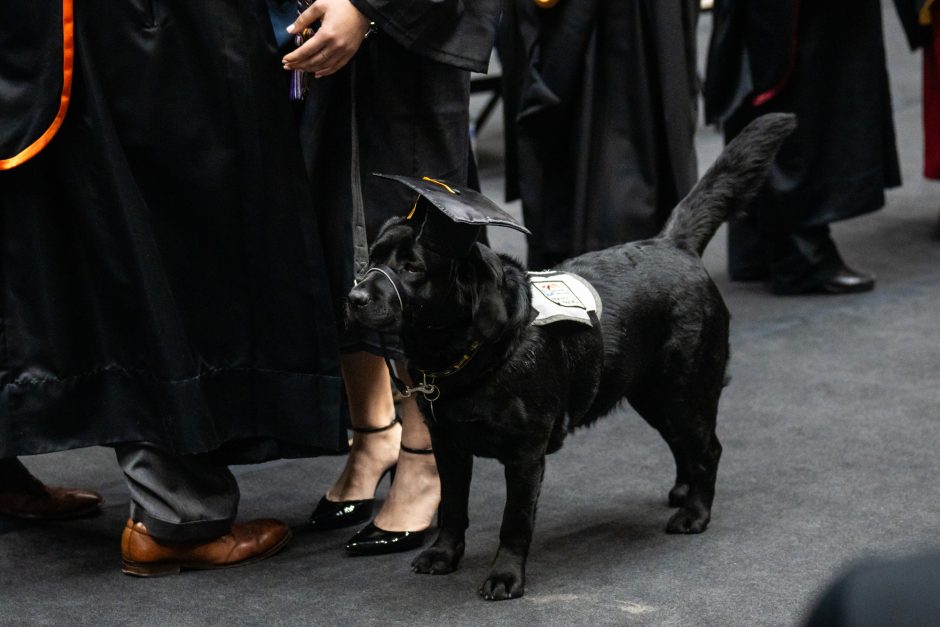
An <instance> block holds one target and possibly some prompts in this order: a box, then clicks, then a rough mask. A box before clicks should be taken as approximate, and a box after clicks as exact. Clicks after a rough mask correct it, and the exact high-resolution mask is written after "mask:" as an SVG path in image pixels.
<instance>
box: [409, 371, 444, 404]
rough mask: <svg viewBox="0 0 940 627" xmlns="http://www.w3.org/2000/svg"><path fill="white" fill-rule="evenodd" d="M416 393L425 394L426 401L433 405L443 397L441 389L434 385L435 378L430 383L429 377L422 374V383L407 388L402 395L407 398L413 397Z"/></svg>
mask: <svg viewBox="0 0 940 627" xmlns="http://www.w3.org/2000/svg"><path fill="white" fill-rule="evenodd" d="M415 393H418V394H424V399H425V400H426V401H427V402H429V403H433V402H434V401H436V400H437V399H439V398H440V397H441V390H440V388H439V387H437V386H436V385H434V378H433V377H432V378H431V381H430V382H428V375H426V374H422V380H421V383H419V384H418V385H411V386H407V387H406V388H405V390H404V392H402V393H401V395H402V396H404V397H405V398H409V397H411V396H413V395H414V394H415Z"/></svg>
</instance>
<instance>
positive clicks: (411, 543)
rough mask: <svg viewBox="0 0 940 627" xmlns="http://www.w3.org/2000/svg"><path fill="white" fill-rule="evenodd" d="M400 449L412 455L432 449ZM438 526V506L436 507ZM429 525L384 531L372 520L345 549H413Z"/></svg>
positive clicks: (368, 552)
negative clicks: (414, 529) (416, 528)
mask: <svg viewBox="0 0 940 627" xmlns="http://www.w3.org/2000/svg"><path fill="white" fill-rule="evenodd" d="M401 450H402V451H404V452H406V453H411V454H413V455H430V454H432V453H434V450H433V449H429V448H428V449H416V448H411V447H408V446H405V445H404V444H402V445H401ZM438 526H440V508H438ZM428 529H430V527H428V528H425V529H422V530H421V531H385V530H384V529H380V528H379V527H376V526H375V523H374V522H370V523H369V524H368V525H366V526H365V527H363V528H362V529H360V530H359V532H358V533H356V535H354V536H353V537H352V538H350V540H349V542H347V543H346V550H347V551H348V552H349V553H351V554H353V555H385V554H386V553H400V552H402V551H413V550H414V549H417V548H420V547H421V545H423V544H424V536H425V534H426V533H427V531H428Z"/></svg>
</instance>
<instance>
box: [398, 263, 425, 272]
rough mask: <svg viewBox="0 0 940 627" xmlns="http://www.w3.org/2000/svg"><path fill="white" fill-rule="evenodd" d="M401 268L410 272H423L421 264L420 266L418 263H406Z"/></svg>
mask: <svg viewBox="0 0 940 627" xmlns="http://www.w3.org/2000/svg"><path fill="white" fill-rule="evenodd" d="M401 269H402V270H404V271H405V272H410V273H412V274H416V273H418V272H421V266H419V265H418V264H416V263H406V264H405V265H403V266H402V267H401Z"/></svg>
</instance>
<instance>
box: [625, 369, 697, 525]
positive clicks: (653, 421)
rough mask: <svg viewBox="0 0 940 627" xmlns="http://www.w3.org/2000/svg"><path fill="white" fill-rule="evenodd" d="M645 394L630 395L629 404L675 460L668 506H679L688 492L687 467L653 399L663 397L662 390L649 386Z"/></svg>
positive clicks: (667, 422) (667, 421)
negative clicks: (659, 436)
mask: <svg viewBox="0 0 940 627" xmlns="http://www.w3.org/2000/svg"><path fill="white" fill-rule="evenodd" d="M644 390H645V392H646V394H644V395H643V396H637V395H631V397H630V399H629V400H630V405H631V406H632V407H633V408H634V409H635V410H636V412H637V413H638V414H640V416H641V417H642V418H643V419H644V420H645V421H646V422H647V423H649V425H650V426H651V427H653V428H654V429H656V430H657V431H658V432H659V435H661V436H662V437H663V440H665V441H666V444H668V445H669V450H670V451H671V452H672V457H673V459H674V460H675V462H676V481H675V483H674V484H673V486H672V489H671V490H669V497H668V502H669V507H681V506H682V505H683V504H684V503H685V499H686V497H687V496H688V494H689V481H690V479H689V468H688V464H686V463H684V461H683V455H682V450H681V448H680V446H679V440H678V438H677V437H676V435H675V434H674V433H673V430H672V428H671V427H670V424H669V417H668V415H666V413H665V412H664V411H663V410H662V408H661V407H660V406H659V405H658V404H657V403H656V402H655V400H654V399H657V398H663V397H664V396H665V393H664V392H657V391H656V390H655V389H651V388H650V387H645V388H644Z"/></svg>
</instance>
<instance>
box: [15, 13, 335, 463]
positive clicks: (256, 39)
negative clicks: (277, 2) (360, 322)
mask: <svg viewBox="0 0 940 627" xmlns="http://www.w3.org/2000/svg"><path fill="white" fill-rule="evenodd" d="M35 5H36V3H32V2H31V3H23V2H15V3H3V7H2V8H0V22H2V23H3V24H4V25H9V24H17V25H24V26H28V27H29V29H32V31H33V32H32V34H36V33H39V32H42V33H44V34H45V35H48V36H54V35H53V34H54V32H56V28H55V27H49V26H48V23H47V22H44V23H40V22H39V21H38V20H37V16H39V15H44V16H45V17H46V18H47V19H48V20H50V21H51V22H52V23H53V24H57V23H58V24H60V23H61V22H60V20H61V15H62V13H61V12H62V10H63V7H65V8H68V7H69V6H70V5H71V1H70V0H65V2H49V1H48V0H46V3H45V5H44V7H43V9H44V10H37V7H36V6H35ZM45 9H48V10H45ZM74 10H75V16H74V17H75V27H74V49H75V62H74V76H73V80H72V89H71V102H70V103H69V107H68V112H67V115H66V116H65V119H64V124H62V126H61V128H60V129H59V130H58V133H57V134H56V135H55V137H54V139H52V141H51V142H49V143H48V145H47V146H46V147H45V149H44V150H42V151H41V152H39V153H38V154H37V155H35V156H33V157H32V158H31V159H29V160H28V161H26V162H25V163H22V164H20V165H18V166H17V167H14V168H12V169H8V170H6V171H0V457H6V456H12V455H22V454H31V453H43V452H49V451H55V450H62V449H68V448H74V447H80V446H88V445H97V444H114V443H119V442H132V441H141V440H145V441H149V442H153V443H156V444H159V445H161V446H164V447H166V448H168V449H169V450H171V451H173V452H175V453H178V454H187V453H201V452H208V451H214V452H216V453H217V454H218V457H219V459H220V460H222V461H226V462H235V461H260V460H262V459H268V458H271V457H276V456H284V455H301V454H310V453H316V452H318V451H324V450H341V449H343V448H344V447H345V446H346V445H345V441H346V432H345V429H344V428H343V424H342V422H341V418H340V411H339V405H340V401H341V382H340V379H339V377H338V365H337V362H338V348H337V340H336V327H335V320H334V318H333V312H332V306H331V303H330V296H329V282H328V279H327V276H326V272H325V264H324V259H323V257H322V251H321V249H320V241H319V239H320V234H319V229H318V225H317V223H316V220H315V217H314V215H313V213H312V212H310V211H309V207H310V206H311V204H312V200H311V194H310V188H309V186H308V185H307V183H306V181H305V176H304V170H303V160H302V154H301V150H300V145H299V142H298V141H297V132H296V127H295V125H294V122H293V118H292V115H291V110H290V105H289V102H288V100H287V98H286V96H285V94H286V93H287V83H286V80H285V73H284V72H283V71H282V70H281V69H280V64H279V57H278V55H277V53H276V50H275V46H274V42H273V38H272V37H271V28H270V24H269V22H268V16H267V14H266V11H265V8H264V5H263V3H262V2H254V1H252V0H240V1H231V0H202V1H200V2H189V1H184V0H165V1H162V2H145V1H143V0H139V1H128V2H119V3H115V2H111V1H110V0H82V1H81V2H76V3H75V7H74ZM3 31H4V37H5V40H4V41H3V42H2V43H9V41H10V35H9V33H10V31H11V29H6V28H4V29H3ZM27 32H29V30H28V31H27ZM58 33H59V34H58V37H60V38H61V26H59V30H58ZM27 41H28V40H27V39H21V40H20V41H19V42H18V43H19V45H16V46H7V45H0V91H2V93H3V94H4V100H5V99H6V94H8V93H12V92H10V91H8V90H10V89H11V88H12V87H11V86H16V85H19V86H23V85H28V86H32V87H34V94H38V95H39V96H42V97H35V98H33V102H34V103H35V106H36V110H35V111H33V108H32V107H30V106H25V108H24V103H28V99H20V100H19V101H18V102H19V105H18V108H17V107H8V106H6V104H4V106H3V108H2V109H0V128H2V129H4V132H3V135H2V141H0V147H2V149H3V150H4V151H9V152H6V153H5V154H0V159H2V158H7V157H9V155H10V154H14V153H16V152H17V151H19V150H20V149H21V148H22V147H23V146H24V145H28V144H29V143H30V142H31V141H33V138H34V136H35V133H36V130H37V129H38V130H41V129H42V128H43V126H44V124H45V122H48V119H49V115H50V113H49V111H50V110H51V109H53V108H55V105H54V104H48V101H49V100H51V101H52V102H53V103H55V102H56V101H57V100H59V96H60V92H61V84H62V77H61V68H62V63H61V62H57V61H54V59H56V58H59V59H60V60H61V57H57V56H56V55H60V54H61V47H59V48H58V50H56V51H55V52H54V53H50V52H48V49H49V48H50V46H49V45H48V44H49V42H50V41H53V40H50V39H49V38H48V37H43V38H39V39H33V43H34V44H35V45H34V46H32V47H31V46H29V45H26V42H27ZM50 68H53V69H52V70H50ZM56 68H57V69H56ZM31 73H39V74H45V77H44V78H43V77H38V78H34V77H33V75H32V74H31ZM57 73H58V74H59V77H58V78H54V77H53V75H54V74H57ZM50 92H51V94H52V96H49V94H50ZM5 102H6V101H5ZM44 102H45V104H44ZM22 110H26V111H33V114H31V115H33V117H34V118H35V119H36V120H40V121H32V122H30V121H28V120H29V117H30V116H23V115H22ZM43 120H45V122H43Z"/></svg>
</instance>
